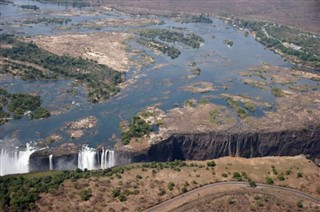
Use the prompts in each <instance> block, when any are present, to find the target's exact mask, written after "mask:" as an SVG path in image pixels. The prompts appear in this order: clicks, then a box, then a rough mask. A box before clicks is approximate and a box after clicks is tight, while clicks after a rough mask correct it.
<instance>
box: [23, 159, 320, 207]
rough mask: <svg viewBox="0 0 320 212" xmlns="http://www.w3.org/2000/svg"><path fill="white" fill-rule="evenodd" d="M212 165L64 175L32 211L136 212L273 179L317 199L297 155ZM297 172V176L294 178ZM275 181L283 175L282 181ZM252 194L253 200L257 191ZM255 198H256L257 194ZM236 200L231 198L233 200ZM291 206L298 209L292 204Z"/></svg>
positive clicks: (315, 177) (315, 176) (310, 170)
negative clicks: (209, 190)
mask: <svg viewBox="0 0 320 212" xmlns="http://www.w3.org/2000/svg"><path fill="white" fill-rule="evenodd" d="M214 161H215V165H213V164H212V163H211V161H202V162H200V161H199V162H196V161H187V162H182V161H175V162H166V163H142V164H130V165H127V166H123V167H116V168H114V169H112V170H105V171H91V172H90V171H86V172H78V173H77V172H75V173H74V172H73V174H71V172H69V174H68V175H70V176H74V177H71V178H70V179H69V180H65V181H64V182H63V183H62V184H61V185H60V186H59V187H58V188H54V189H51V190H50V191H49V192H48V193H42V194H40V196H39V197H40V199H38V201H37V202H36V207H37V208H39V209H40V210H41V211H44V210H60V211H61V210H82V208H86V210H111V211H119V210H128V211H141V210H143V209H145V208H148V207H150V206H153V205H155V204H157V203H160V202H163V201H165V200H167V199H170V198H172V197H174V196H177V195H179V194H182V193H184V192H187V191H189V190H192V189H194V188H197V187H200V186H202V185H205V184H208V183H214V182H220V181H248V180H252V181H255V182H261V183H266V182H267V181H266V179H267V178H271V179H273V181H274V182H273V184H274V185H281V186H287V187H292V188H296V189H298V190H301V191H304V192H307V193H309V194H312V195H314V196H318V197H319V195H320V194H319V193H317V188H319V186H320V184H319V182H320V181H319V178H320V176H319V173H318V172H319V168H318V167H316V166H315V164H313V163H311V162H309V161H308V160H306V159H305V158H303V157H301V156H297V157H270V158H256V159H243V158H230V157H227V158H220V159H217V160H214ZM274 169H276V171H277V174H275V173H274V171H273V170H274ZM54 173H55V172H50V173H47V174H48V175H51V174H54ZM65 173H67V172H65ZM299 173H301V174H302V177H297V176H298V175H299ZM27 176H30V174H29V175H27ZM31 176H32V175H31ZM76 176H78V177H76ZM186 176H187V178H186ZM279 176H284V179H283V178H281V177H279ZM22 177H23V176H22ZM29 178H30V177H29ZM53 179H54V178H53ZM181 179H184V180H181ZM224 192H227V190H224ZM252 192H253V195H255V192H258V191H255V190H253V191H252ZM257 195H260V194H259V192H258V194H257ZM273 195H274V193H273V194H272V193H271V195H269V196H270V202H269V203H268V202H264V205H266V206H268V204H272V203H273V200H274V198H273ZM221 196H223V195H220V197H221ZM238 198H240V197H239V196H235V197H234V200H235V201H237V199H238ZM288 198H289V197H287V198H285V199H286V200H287V199H288ZM298 200H299V199H296V201H298ZM230 207H231V206H230ZM290 207H293V208H295V209H297V206H295V205H292V204H291V205H290ZM305 207H308V208H309V206H306V205H305Z"/></svg>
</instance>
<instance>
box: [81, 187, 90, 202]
mask: <svg viewBox="0 0 320 212" xmlns="http://www.w3.org/2000/svg"><path fill="white" fill-rule="evenodd" d="M80 197H81V199H82V200H83V201H88V200H89V199H90V198H91V197H92V192H91V190H87V189H83V190H81V191H80Z"/></svg>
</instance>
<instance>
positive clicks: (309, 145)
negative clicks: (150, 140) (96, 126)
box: [116, 129, 320, 164]
mask: <svg viewBox="0 0 320 212" xmlns="http://www.w3.org/2000/svg"><path fill="white" fill-rule="evenodd" d="M299 154H304V155H306V156H308V157H310V158H312V159H316V158H318V157H320V130H319V129H317V130H301V131H283V132H259V133H239V134H227V133H223V132H210V133H199V134H176V135H172V136H170V137H169V138H168V139H165V140H162V141H159V142H157V143H155V144H153V145H151V146H150V148H148V149H147V150H145V151H143V152H130V151H128V152H127V153H126V152H125V151H119V152H117V154H116V155H117V162H118V163H120V164H121V163H128V162H141V161H170V160H175V159H179V160H206V159H213V158H218V157H223V156H241V157H264V156H293V155H299Z"/></svg>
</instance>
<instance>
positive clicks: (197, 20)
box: [177, 13, 213, 24]
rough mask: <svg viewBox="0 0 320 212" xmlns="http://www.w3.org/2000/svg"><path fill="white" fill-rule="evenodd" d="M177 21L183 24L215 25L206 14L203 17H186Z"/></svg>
mask: <svg viewBox="0 0 320 212" xmlns="http://www.w3.org/2000/svg"><path fill="white" fill-rule="evenodd" d="M177 21H179V22H181V23H186V24H188V23H208V24H211V23H213V21H212V20H211V19H210V18H209V17H208V16H206V15H205V14H203V13H202V14H201V15H198V16H196V15H193V16H185V17H182V18H179V19H177Z"/></svg>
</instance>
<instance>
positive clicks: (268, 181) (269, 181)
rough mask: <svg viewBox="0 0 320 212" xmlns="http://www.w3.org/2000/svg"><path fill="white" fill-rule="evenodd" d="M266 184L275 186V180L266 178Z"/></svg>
mask: <svg viewBox="0 0 320 212" xmlns="http://www.w3.org/2000/svg"><path fill="white" fill-rule="evenodd" d="M266 183H267V184H269V185H271V184H273V183H274V181H273V179H272V178H270V177H266Z"/></svg>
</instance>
